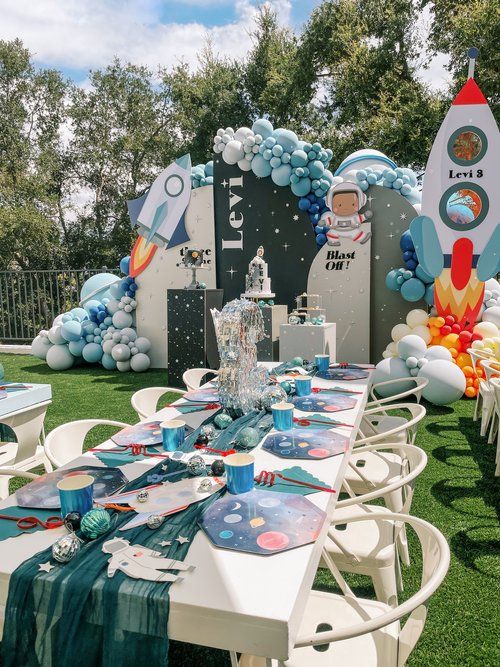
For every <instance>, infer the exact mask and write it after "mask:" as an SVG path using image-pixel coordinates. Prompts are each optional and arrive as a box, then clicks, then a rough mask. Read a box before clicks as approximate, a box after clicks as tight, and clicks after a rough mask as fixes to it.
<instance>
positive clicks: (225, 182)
mask: <svg viewBox="0 0 500 667" xmlns="http://www.w3.org/2000/svg"><path fill="white" fill-rule="evenodd" d="M220 184H221V185H222V187H223V188H226V187H227V186H228V185H229V183H228V182H227V181H226V179H224V180H223V181H221V182H220Z"/></svg>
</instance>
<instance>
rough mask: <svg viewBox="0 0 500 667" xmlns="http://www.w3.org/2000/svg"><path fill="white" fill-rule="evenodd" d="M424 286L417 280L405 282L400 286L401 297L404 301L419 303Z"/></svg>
mask: <svg viewBox="0 0 500 667" xmlns="http://www.w3.org/2000/svg"><path fill="white" fill-rule="evenodd" d="M424 294H425V285H424V283H423V282H422V281H421V280H419V279H418V278H410V279H409V280H405V281H404V283H403V284H402V285H401V296H402V297H403V299H405V301H419V300H420V299H422V298H423V297H424Z"/></svg>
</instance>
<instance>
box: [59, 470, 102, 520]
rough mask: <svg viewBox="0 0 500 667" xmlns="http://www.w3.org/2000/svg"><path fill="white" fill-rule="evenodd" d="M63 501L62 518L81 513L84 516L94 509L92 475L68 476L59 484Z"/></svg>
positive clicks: (60, 497) (60, 496)
mask: <svg viewBox="0 0 500 667" xmlns="http://www.w3.org/2000/svg"><path fill="white" fill-rule="evenodd" d="M57 488H58V489H59V499H60V501H61V516H62V517H65V516H66V514H69V512H79V513H80V514H81V515H82V516H83V515H84V514H86V513H87V512H89V511H90V510H91V509H92V505H93V502H94V478H93V477H92V476H91V475H68V477H63V479H61V480H60V481H59V482H57Z"/></svg>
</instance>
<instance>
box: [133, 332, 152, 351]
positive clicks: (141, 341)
mask: <svg viewBox="0 0 500 667" xmlns="http://www.w3.org/2000/svg"><path fill="white" fill-rule="evenodd" d="M135 346H136V348H137V349H138V350H139V352H143V353H144V354H147V353H148V352H149V350H150V349H151V343H150V341H149V339H148V338H145V337H144V336H139V338H136V340H135Z"/></svg>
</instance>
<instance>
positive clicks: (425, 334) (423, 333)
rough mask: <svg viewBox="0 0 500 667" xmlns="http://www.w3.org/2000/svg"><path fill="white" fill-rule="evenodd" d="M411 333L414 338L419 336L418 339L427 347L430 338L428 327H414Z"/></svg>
mask: <svg viewBox="0 0 500 667" xmlns="http://www.w3.org/2000/svg"><path fill="white" fill-rule="evenodd" d="M411 332H412V334H413V335H414V336H419V338H421V339H422V340H423V341H424V343H425V344H426V345H429V343H430V342H431V338H432V336H431V332H430V331H429V327H426V326H424V325H423V324H422V325H420V326H418V327H414V328H413V329H412V330H411Z"/></svg>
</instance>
